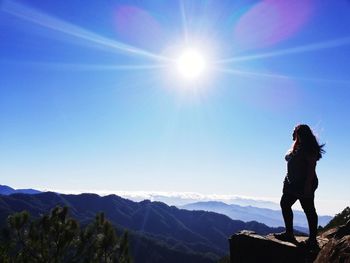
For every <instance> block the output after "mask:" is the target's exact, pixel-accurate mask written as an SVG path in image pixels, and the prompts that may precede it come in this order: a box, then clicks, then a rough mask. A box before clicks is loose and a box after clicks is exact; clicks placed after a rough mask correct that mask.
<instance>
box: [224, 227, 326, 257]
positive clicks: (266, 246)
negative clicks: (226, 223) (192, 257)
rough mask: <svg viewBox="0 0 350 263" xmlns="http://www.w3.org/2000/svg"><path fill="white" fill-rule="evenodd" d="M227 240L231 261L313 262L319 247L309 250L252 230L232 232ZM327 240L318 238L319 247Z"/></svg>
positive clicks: (302, 239) (301, 238) (299, 239)
mask: <svg viewBox="0 0 350 263" xmlns="http://www.w3.org/2000/svg"><path fill="white" fill-rule="evenodd" d="M296 239H297V241H298V242H302V241H304V240H305V239H306V237H303V236H297V237H296ZM229 242H230V262H231V263H255V262H271V263H275V262H276V263H298V262H302V263H305V262H313V261H314V260H315V258H316V257H317V254H318V252H319V249H314V250H310V249H307V248H306V247H305V246H302V245H300V244H298V243H297V244H294V243H290V242H284V241H280V240H278V239H276V238H275V237H274V236H273V234H270V235H267V236H260V235H257V234H256V233H255V232H252V231H241V232H239V233H237V234H234V235H232V236H231V237H230V239H229ZM327 242H328V240H327V239H324V238H321V237H319V238H318V243H319V247H320V248H322V247H323V246H324V245H325V244H326V243H327Z"/></svg>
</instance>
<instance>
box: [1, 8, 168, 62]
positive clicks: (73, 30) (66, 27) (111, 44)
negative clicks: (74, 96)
mask: <svg viewBox="0 0 350 263" xmlns="http://www.w3.org/2000/svg"><path fill="white" fill-rule="evenodd" d="M2 11H4V12H6V13H9V14H11V15H14V16H16V17H19V18H21V19H24V20H27V21H30V22H32V23H35V24H37V25H40V26H42V27H46V28H49V29H52V30H56V31H59V32H62V33H65V34H67V35H70V36H74V37H77V38H80V39H83V40H87V41H90V42H93V43H95V44H98V45H100V46H103V47H107V48H110V49H111V50H112V51H114V52H118V53H120V52H124V53H127V54H130V55H139V56H143V57H146V58H149V59H153V60H160V61H167V60H168V58H166V57H164V56H160V55H157V54H154V53H152V52H149V51H145V50H143V49H140V48H136V47H133V46H130V45H127V44H124V43H122V42H118V41H115V40H111V39H109V38H106V37H103V36H100V35H98V34H96V33H93V32H90V31H88V30H85V29H83V28H81V27H79V26H76V25H73V24H71V23H68V22H66V21H62V20H60V19H58V18H54V17H51V16H49V15H47V14H44V13H42V12H39V11H37V10H35V9H33V8H29V7H27V6H25V5H22V4H19V3H16V2H9V1H5V3H3V6H2Z"/></svg>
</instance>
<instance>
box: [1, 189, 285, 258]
mask: <svg viewBox="0 0 350 263" xmlns="http://www.w3.org/2000/svg"><path fill="white" fill-rule="evenodd" d="M55 206H68V207H69V208H70V213H71V215H72V216H73V217H74V218H76V219H77V220H78V221H79V222H80V223H81V224H82V225H85V224H87V223H89V222H91V220H93V219H94V217H95V215H96V214H97V213H98V212H101V211H103V212H104V213H105V215H106V218H108V219H109V220H110V221H111V222H112V223H113V225H114V226H116V227H117V229H129V230H130V231H132V238H131V239H132V240H134V241H133V244H132V245H131V246H132V248H133V254H134V256H135V257H136V258H137V257H138V256H139V253H142V251H145V250H146V251H148V253H150V254H152V253H153V254H157V255H158V256H157V257H158V258H162V257H163V256H164V254H168V253H175V254H176V255H173V256H172V258H173V259H174V260H176V259H179V258H183V257H184V258H186V260H185V261H186V262H213V261H215V260H218V259H219V258H220V257H222V256H225V255H226V254H227V253H228V241H227V238H228V237H229V236H230V235H231V234H233V233H235V232H237V231H240V230H243V229H248V230H252V231H255V232H257V233H260V234H267V233H271V232H280V231H282V228H271V227H268V226H266V225H264V224H261V223H258V222H255V221H252V222H247V223H245V222H243V221H240V220H232V219H230V218H229V217H227V216H225V215H221V214H218V213H214V212H205V211H188V210H184V209H179V208H177V207H175V206H168V205H166V204H164V203H161V202H151V201H149V200H146V201H142V202H133V201H130V200H127V199H124V198H121V197H119V196H116V195H109V196H104V197H101V196H98V195H96V194H80V195H64V194H57V193H52V192H45V193H39V194H34V195H30V194H12V195H0V223H1V225H2V226H3V225H4V224H5V223H6V218H7V216H8V215H10V214H12V213H14V212H19V211H22V210H27V211H29V212H30V214H31V215H33V216H34V217H37V216H39V215H41V214H47V213H49V211H50V210H51V209H52V208H53V207H55ZM140 240H141V241H140ZM140 242H141V243H140ZM142 247H143V248H144V249H142ZM146 248H147V249H146ZM139 249H141V252H139ZM164 251H165V252H164ZM191 257H192V259H191V260H190V259H189V258H191ZM193 257H194V258H193ZM139 262H141V261H139ZM143 262H145V261H143ZM149 262H152V261H149ZM153 262H157V261H153ZM158 262H162V261H158ZM163 262H164V261H163ZM174 262H176V261H174ZM177 262H179V261H177Z"/></svg>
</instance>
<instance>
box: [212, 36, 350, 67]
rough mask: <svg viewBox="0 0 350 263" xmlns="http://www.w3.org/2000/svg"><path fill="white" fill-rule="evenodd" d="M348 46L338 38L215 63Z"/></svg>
mask: <svg viewBox="0 0 350 263" xmlns="http://www.w3.org/2000/svg"><path fill="white" fill-rule="evenodd" d="M346 45H350V37H344V38H338V39H334V40H329V41H323V42H318V43H313V44H308V45H303V46H298V47H293V48H287V49H282V50H277V51H272V52H267V53H262V54H253V55H248V56H241V57H231V58H227V59H221V60H217V61H216V62H215V63H218V64H221V63H231V62H236V61H248V60H257V59H264V58H270V57H278V56H284V55H290V54H298V53H304V52H311V51H318V50H322V49H327V48H335V47H340V46H346Z"/></svg>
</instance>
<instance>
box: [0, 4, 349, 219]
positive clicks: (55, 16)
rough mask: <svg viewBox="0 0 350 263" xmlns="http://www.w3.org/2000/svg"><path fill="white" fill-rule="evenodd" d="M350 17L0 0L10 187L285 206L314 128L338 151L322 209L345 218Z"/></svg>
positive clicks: (272, 7) (0, 91)
mask: <svg viewBox="0 0 350 263" xmlns="http://www.w3.org/2000/svg"><path fill="white" fill-rule="evenodd" d="M349 14H350V2H349V1H346V0H337V1H333V0H326V1H316V0H315V1H306V0H303V1H275V0H266V1H247V0H245V1H243V0H240V1H239V0H237V1H231V0H228V1H224V0H222V1H216V0H215V1H214V0H212V1H204V0H203V1H194V0H193V1H191V0H186V1H185V0H178V1H160V0H154V1H152V0H150V1H137V0H135V1H116V0H114V1H113V0H109V1H85V0H72V1H39V0H38V1H35V0H31V1H7V0H4V1H1V2H0V184H6V185H9V186H12V187H15V188H28V187H32V188H37V189H64V190H67V191H69V190H72V191H74V190H77V189H79V190H83V191H84V190H86V191H102V190H108V191H165V192H166V191H175V192H198V193H203V194H233V195H244V196H253V197H268V198H276V199H278V198H279V196H280V195H281V189H282V181H283V178H284V176H285V173H286V163H285V161H284V154H285V152H286V151H287V149H288V148H289V147H290V145H291V144H292V138H291V134H292V131H293V128H294V126H295V125H296V124H298V123H306V124H309V125H310V126H311V127H312V128H313V130H314V132H315V134H317V136H318V139H319V141H320V142H322V143H326V147H325V149H326V151H327V153H326V154H325V155H324V158H323V159H321V160H320V162H319V164H318V168H317V172H318V176H319V180H320V185H319V189H318V190H317V194H316V198H317V204H318V206H319V208H320V209H321V211H323V212H324V213H326V212H328V213H335V212H337V211H340V210H341V209H342V208H344V206H345V204H349V203H350V191H349V185H350V177H349V171H350V162H349V157H350V154H349V149H350V140H349V138H348V135H349V129H350V121H349V115H350V110H349V101H350V74H349V73H350V59H349V58H350V15H349ZM189 49H190V50H195V52H197V53H196V54H197V55H198V56H200V57H201V59H202V60H203V61H204V62H203V63H204V64H205V71H204V72H202V74H198V76H196V78H194V79H189V78H186V76H183V75H181V71H185V73H186V72H187V71H191V70H192V68H191V67H196V65H192V64H191V63H192V62H191V61H186V62H185V63H184V64H185V65H183V64H181V65H179V59H178V58H181V56H182V55H183V52H185V51H186V50H189Z"/></svg>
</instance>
